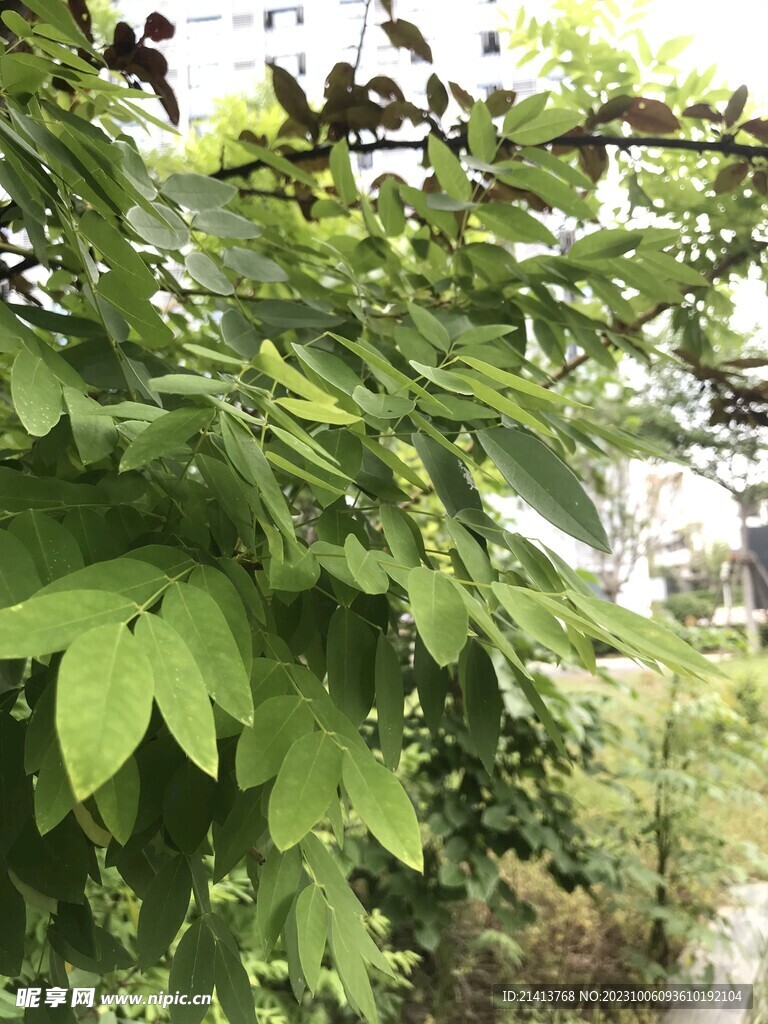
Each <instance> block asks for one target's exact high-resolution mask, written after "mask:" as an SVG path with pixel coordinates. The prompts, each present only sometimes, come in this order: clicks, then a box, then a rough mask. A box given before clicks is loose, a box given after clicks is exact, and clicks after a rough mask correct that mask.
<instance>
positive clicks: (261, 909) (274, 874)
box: [256, 846, 301, 951]
mask: <svg viewBox="0 0 768 1024" xmlns="http://www.w3.org/2000/svg"><path fill="white" fill-rule="evenodd" d="M300 877H301V853H300V851H299V849H298V847H294V848H292V849H290V850H288V851H287V852H285V853H281V852H280V850H278V849H277V847H276V846H273V847H272V849H271V850H270V851H269V854H268V856H267V862H266V864H265V865H264V869H263V871H262V872H261V878H260V879H259V891H258V894H257V899H256V920H257V922H258V926H259V932H260V934H261V938H262V940H263V942H264V944H265V946H266V950H267V951H269V950H270V949H271V948H272V947H273V946H274V944H275V943H276V942H277V938H278V936H279V935H280V932H281V930H282V928H283V925H284V924H285V919H286V918H287V917H288V911H289V910H290V908H291V903H293V898H294V896H295V894H296V889H297V888H298V884H299V879H300Z"/></svg>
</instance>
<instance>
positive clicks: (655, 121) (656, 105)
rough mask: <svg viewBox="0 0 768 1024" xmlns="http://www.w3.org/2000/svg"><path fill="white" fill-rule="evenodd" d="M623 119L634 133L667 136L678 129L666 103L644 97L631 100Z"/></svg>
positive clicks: (676, 121)
mask: <svg viewBox="0 0 768 1024" xmlns="http://www.w3.org/2000/svg"><path fill="white" fill-rule="evenodd" d="M623 119H624V120H625V121H626V122H627V124H629V125H631V126H632V127H633V128H634V129H635V130H636V131H638V132H649V133H651V134H654V135H669V133H670V132H674V131H677V129H678V128H679V127H680V122H679V121H678V120H677V118H676V117H675V115H674V114H673V113H672V111H671V110H670V109H669V107H668V106H667V104H666V103H662V102H661V100H649V99H647V98H646V97H645V96H637V97H635V99H633V100H632V103H631V104H630V105H629V107H628V108H627V109H626V110H625V112H624V115H623Z"/></svg>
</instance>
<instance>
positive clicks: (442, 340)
mask: <svg viewBox="0 0 768 1024" xmlns="http://www.w3.org/2000/svg"><path fill="white" fill-rule="evenodd" d="M430 138H432V136H430ZM408 312H409V313H410V314H411V319H412V320H413V322H414V324H416V329H417V330H418V332H419V334H421V335H422V336H423V337H424V338H426V339H427V341H429V342H430V343H431V344H432V345H434V346H435V348H438V349H440V351H441V352H447V351H448V349H449V347H450V344H451V336H450V335H449V334H448V329H447V328H446V327H445V326H444V325H443V324H442V323H440V321H439V320H438V319H437V317H436V316H435V315H434V313H430V312H429V310H428V309H422V308H421V306H416V305H415V304H414V303H413V302H409V303H408Z"/></svg>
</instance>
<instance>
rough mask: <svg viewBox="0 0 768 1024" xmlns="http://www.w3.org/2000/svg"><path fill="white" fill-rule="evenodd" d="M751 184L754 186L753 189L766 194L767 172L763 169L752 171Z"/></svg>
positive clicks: (767, 192) (763, 194) (767, 190)
mask: <svg viewBox="0 0 768 1024" xmlns="http://www.w3.org/2000/svg"><path fill="white" fill-rule="evenodd" d="M752 184H753V185H754V186H755V191H756V192H759V193H760V195H761V196H766V195H768V174H766V172H765V171H753V172H752Z"/></svg>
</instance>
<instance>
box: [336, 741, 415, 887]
mask: <svg viewBox="0 0 768 1024" xmlns="http://www.w3.org/2000/svg"><path fill="white" fill-rule="evenodd" d="M342 780H343V782H344V788H345V789H346V791H347V793H348V794H349V798H350V800H351V801H352V806H353V807H354V808H355V810H356V811H357V813H358V814H359V815H360V817H361V818H362V819H363V822H364V823H365V824H366V825H367V826H368V828H369V829H370V830H371V832H372V833H373V835H374V836H375V837H376V838H377V839H378V841H379V842H380V843H381V845H382V846H383V847H384V848H385V849H387V850H389V852H390V853H392V854H394V856H395V857H397V859H398V860H401V861H402V862H403V864H407V865H408V867H411V868H414V870H416V871H423V869H424V860H423V855H422V850H421V836H420V833H419V823H418V821H417V820H416V812H415V811H414V809H413V805H412V803H411V801H410V800H409V799H408V796H407V795H406V792H405V790H404V789H403V787H402V786H401V785H400V783H399V782H398V780H397V779H396V778H395V776H394V775H393V774H392V772H390V771H389V769H388V768H385V767H384V766H383V765H381V764H379V763H378V762H377V761H375V760H374V758H373V755H372V754H371V753H370V752H369V751H362V750H358V749H357V748H356V747H355V748H349V749H347V750H345V751H344V757H343V759H342Z"/></svg>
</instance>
